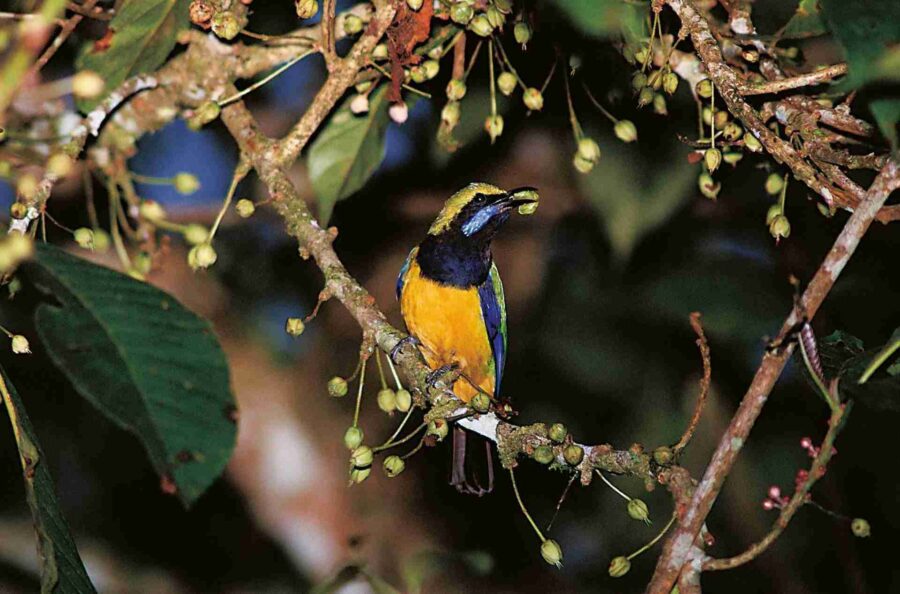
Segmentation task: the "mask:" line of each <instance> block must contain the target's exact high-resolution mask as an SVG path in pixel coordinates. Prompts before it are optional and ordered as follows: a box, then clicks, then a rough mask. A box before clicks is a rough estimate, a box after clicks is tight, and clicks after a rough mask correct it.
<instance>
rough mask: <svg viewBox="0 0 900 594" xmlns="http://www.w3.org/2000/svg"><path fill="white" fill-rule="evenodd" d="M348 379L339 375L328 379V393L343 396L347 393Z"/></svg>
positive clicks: (334, 396)
mask: <svg viewBox="0 0 900 594" xmlns="http://www.w3.org/2000/svg"><path fill="white" fill-rule="evenodd" d="M347 390H348V386H347V380H345V379H344V378H342V377H340V376H339V375H336V376H334V377H333V378H331V379H330V380H328V395H329V396H331V397H332V398H343V397H344V396H346V395H347Z"/></svg>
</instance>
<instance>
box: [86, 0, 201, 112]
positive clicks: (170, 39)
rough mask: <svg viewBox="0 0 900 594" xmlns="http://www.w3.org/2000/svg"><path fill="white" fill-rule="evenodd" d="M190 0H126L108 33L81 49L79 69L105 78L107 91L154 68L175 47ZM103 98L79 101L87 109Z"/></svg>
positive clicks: (184, 21)
mask: <svg viewBox="0 0 900 594" xmlns="http://www.w3.org/2000/svg"><path fill="white" fill-rule="evenodd" d="M189 6H190V0H125V1H124V2H121V3H120V4H119V6H118V12H117V13H116V16H115V17H114V18H113V19H112V21H110V23H109V29H108V30H107V35H106V37H104V38H103V39H102V40H100V41H98V42H97V43H92V44H90V45H88V46H86V47H85V48H84V50H83V51H82V52H81V54H80V55H79V56H78V60H77V62H76V67H77V68H78V70H93V71H94V72H97V73H99V74H100V76H102V77H103V80H105V81H106V92H107V94H108V93H109V92H111V91H113V90H115V88H116V87H118V86H119V85H120V84H122V83H123V82H124V81H125V80H126V79H127V78H129V77H131V76H134V75H137V74H143V73H146V72H152V71H154V70H156V68H158V67H159V66H160V65H161V64H162V63H163V62H165V60H166V58H167V57H168V55H169V52H171V51H172V48H174V47H175V41H176V38H177V36H178V33H179V32H180V31H181V30H182V29H184V28H186V27H187V26H188V25H189V24H190V21H189V20H188V7H189ZM102 100H103V97H97V98H94V99H90V100H85V99H83V100H80V101H78V108H79V109H81V110H82V111H85V112H86V111H89V110H90V109H92V108H93V107H94V106H95V105H97V104H98V103H99V102H100V101H102Z"/></svg>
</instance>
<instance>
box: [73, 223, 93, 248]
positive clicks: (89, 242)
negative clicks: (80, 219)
mask: <svg viewBox="0 0 900 594" xmlns="http://www.w3.org/2000/svg"><path fill="white" fill-rule="evenodd" d="M74 236H75V243H77V244H78V247H82V248H84V249H86V250H92V249H94V232H93V231H91V230H90V229H88V228H87V227H79V228H78V229H75V233H74Z"/></svg>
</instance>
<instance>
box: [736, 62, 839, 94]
mask: <svg viewBox="0 0 900 594" xmlns="http://www.w3.org/2000/svg"><path fill="white" fill-rule="evenodd" d="M844 74H847V64H843V63H842V64H834V65H832V66H827V67H825V68H822V69H820V70H814V71H812V72H807V73H806V74H800V75H798V76H792V77H790V78H780V79H778V80H768V81H764V82H760V83H750V82H744V83H742V84H741V85H740V87H739V89H740V93H741V95H767V94H770V93H780V92H782V91H788V90H791V89H799V88H801V87H810V86H813V85H819V84H822V83H825V82H828V81H830V80H833V79H835V78H837V77H838V76H843V75H844Z"/></svg>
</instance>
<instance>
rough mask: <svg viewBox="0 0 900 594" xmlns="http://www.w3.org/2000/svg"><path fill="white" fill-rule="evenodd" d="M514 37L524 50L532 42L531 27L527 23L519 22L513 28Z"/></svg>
mask: <svg viewBox="0 0 900 594" xmlns="http://www.w3.org/2000/svg"><path fill="white" fill-rule="evenodd" d="M513 37H515V38H516V43H518V44H519V45H521V46H522V47H523V48H524V47H525V46H526V45H528V42H529V41H531V27H529V26H528V23H526V22H525V21H519V22H518V23H516V26H515V27H513Z"/></svg>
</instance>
